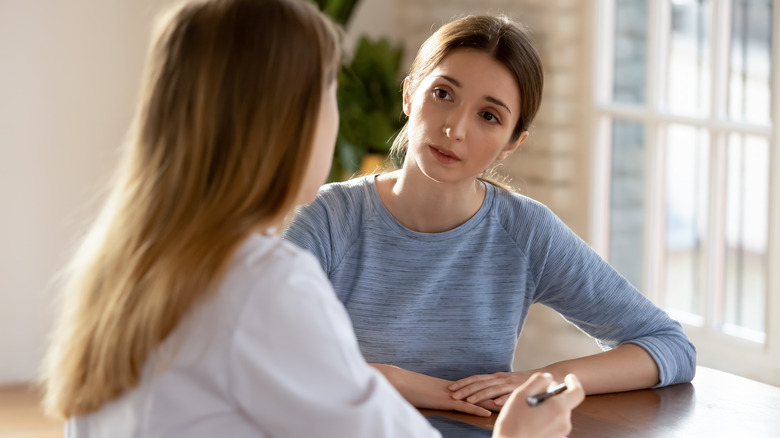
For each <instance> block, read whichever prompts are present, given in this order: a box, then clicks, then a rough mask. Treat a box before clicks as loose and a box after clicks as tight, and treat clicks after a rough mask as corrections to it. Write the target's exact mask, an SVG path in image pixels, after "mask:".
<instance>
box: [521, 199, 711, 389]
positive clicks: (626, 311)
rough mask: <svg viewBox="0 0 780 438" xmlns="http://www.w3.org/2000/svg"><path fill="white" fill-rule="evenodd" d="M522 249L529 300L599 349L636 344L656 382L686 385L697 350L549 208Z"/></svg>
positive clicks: (679, 328) (674, 323) (678, 326)
mask: <svg viewBox="0 0 780 438" xmlns="http://www.w3.org/2000/svg"><path fill="white" fill-rule="evenodd" d="M538 214H539V216H538V218H539V220H538V221H535V223H537V224H538V228H537V229H536V230H535V231H534V232H533V235H534V238H533V239H531V240H532V243H531V244H530V245H529V247H528V248H526V250H527V251H529V254H528V257H529V259H530V260H531V265H530V270H531V275H532V276H533V279H534V283H535V285H536V290H535V294H534V301H535V302H540V303H542V304H545V305H547V306H549V307H551V308H553V309H555V310H556V311H558V312H559V313H560V314H561V315H563V317H564V318H566V319H567V320H568V321H570V322H572V323H573V324H575V325H576V326H577V327H579V328H580V329H581V330H583V331H584V332H586V333H587V334H588V335H590V336H592V337H594V338H596V340H597V342H598V343H599V344H600V345H601V347H602V348H603V349H611V348H614V347H616V346H618V345H621V344H627V343H631V344H636V345H639V346H641V347H642V348H644V349H645V350H647V352H648V353H649V354H650V355H651V356H652V358H653V360H655V362H656V364H657V365H658V370H659V374H660V383H659V384H658V385H657V386H659V387H660V386H666V385H671V384H675V383H683V382H689V381H691V380H692V379H693V376H694V373H695V371H696V349H695V347H694V346H693V344H692V343H691V342H690V341H689V340H688V338H687V336H686V335H685V333H684V332H683V330H682V327H681V325H680V323H678V322H677V321H675V320H673V319H671V318H670V317H669V315H667V314H666V312H664V311H663V310H661V309H660V308H658V307H657V306H655V305H654V304H653V303H652V302H651V301H650V300H649V299H647V298H646V297H645V296H644V295H642V294H641V293H640V292H639V291H638V290H637V289H636V288H635V287H634V286H632V285H631V284H630V283H629V282H628V281H627V280H626V279H625V278H623V277H622V276H621V275H620V274H619V273H618V272H617V271H615V269H614V268H612V267H611V266H610V265H609V264H608V263H607V262H605V261H604V260H603V259H602V258H601V257H600V256H599V255H598V254H597V253H596V252H595V251H594V250H593V249H592V248H590V247H589V246H588V245H587V244H586V243H585V242H584V241H582V240H581V239H580V238H579V237H578V236H577V235H576V234H574V232H572V231H571V230H570V229H569V228H568V227H566V226H565V225H564V224H563V223H562V222H561V221H560V219H558V217H557V216H555V215H554V214H553V213H552V212H550V211H549V209H546V207H545V208H542V209H540V211H539V212H538Z"/></svg>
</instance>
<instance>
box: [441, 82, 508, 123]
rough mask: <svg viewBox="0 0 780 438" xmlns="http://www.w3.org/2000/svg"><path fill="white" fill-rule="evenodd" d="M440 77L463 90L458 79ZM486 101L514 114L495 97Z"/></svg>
mask: <svg viewBox="0 0 780 438" xmlns="http://www.w3.org/2000/svg"><path fill="white" fill-rule="evenodd" d="M440 77H441V78H442V79H446V80H447V81H449V82H452V84H453V85H455V86H456V87H458V88H463V86H462V85H461V84H460V82H459V81H458V80H457V79H455V78H453V77H451V76H447V75H441V76H440ZM485 100H487V101H488V102H491V103H494V104H496V105H498V106H502V107H504V108H506V110H507V111H509V114H512V110H511V109H509V106H507V104H505V103H504V102H502V101H500V100H498V99H496V98H495V97H492V96H485Z"/></svg>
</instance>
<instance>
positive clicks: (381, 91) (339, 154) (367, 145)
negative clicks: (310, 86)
mask: <svg viewBox="0 0 780 438" xmlns="http://www.w3.org/2000/svg"><path fill="white" fill-rule="evenodd" d="M312 1H313V2H314V3H316V4H317V6H319V8H320V9H321V10H322V11H324V12H325V13H326V14H328V15H329V16H330V17H331V18H333V19H334V21H336V22H338V23H339V24H341V25H342V26H345V27H346V25H347V24H348V23H349V20H350V18H351V17H352V13H353V11H354V8H355V6H356V5H357V3H358V1H359V0H312ZM401 56H402V50H401V49H400V48H399V47H396V46H394V45H392V44H390V42H389V41H388V40H387V39H384V38H382V39H378V40H372V39H369V38H366V37H361V38H360V40H359V41H358V43H357V46H356V48H355V53H354V54H353V56H352V58H351V61H350V62H349V64H347V65H345V66H344V68H343V69H342V70H341V71H340V72H339V76H338V105H339V112H340V114H341V119H340V122H339V133H338V138H337V139H336V149H335V152H334V155H333V167H332V168H331V173H330V178H329V180H330V181H340V180H344V179H347V178H349V177H350V176H352V175H354V174H355V173H357V172H358V171H359V170H360V168H361V164H362V163H363V160H364V158H365V157H366V156H367V155H369V154H380V155H381V156H382V157H383V158H384V157H387V153H388V151H389V149H390V141H391V139H392V137H393V136H394V135H395V134H396V133H397V132H398V131H399V130H400V129H401V127H402V126H403V123H404V121H403V117H402V103H401V87H400V80H399V79H400V73H399V72H400V66H401ZM369 170H371V169H369Z"/></svg>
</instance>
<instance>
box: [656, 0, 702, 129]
mask: <svg viewBox="0 0 780 438" xmlns="http://www.w3.org/2000/svg"><path fill="white" fill-rule="evenodd" d="M670 6H671V7H670V12H671V17H670V20H669V21H670V27H671V28H670V29H669V32H670V35H669V47H668V53H667V63H668V70H667V72H666V73H667V75H666V83H667V86H666V106H667V108H668V109H669V110H670V111H671V112H673V113H677V114H682V115H691V116H704V115H706V114H707V113H708V111H709V107H710V81H711V77H712V75H711V73H710V58H711V51H712V50H711V47H712V45H711V30H710V27H711V26H710V23H711V17H712V1H710V0H675V1H672V2H671V3H670Z"/></svg>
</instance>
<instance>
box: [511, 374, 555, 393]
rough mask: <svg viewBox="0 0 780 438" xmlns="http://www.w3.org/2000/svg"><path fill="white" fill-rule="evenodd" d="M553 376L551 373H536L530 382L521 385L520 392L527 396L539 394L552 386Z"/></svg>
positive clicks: (529, 379)
mask: <svg viewBox="0 0 780 438" xmlns="http://www.w3.org/2000/svg"><path fill="white" fill-rule="evenodd" d="M552 383H553V380H552V374H550V373H534V374H532V375H531V377H529V378H528V380H526V381H525V383H523V384H522V385H520V388H519V389H520V392H522V393H523V394H526V397H527V396H530V395H534V394H538V393H540V392H544V391H545V390H547V388H548V387H550V385H552Z"/></svg>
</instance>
